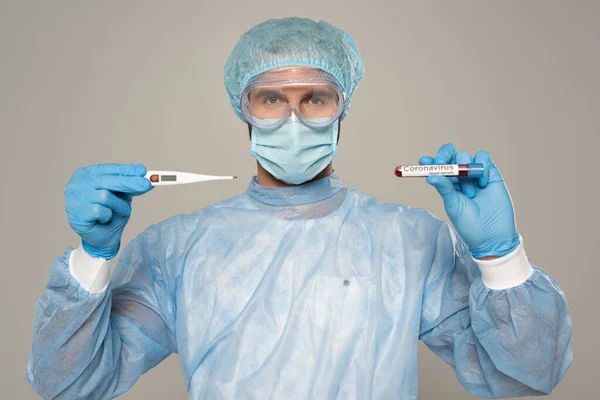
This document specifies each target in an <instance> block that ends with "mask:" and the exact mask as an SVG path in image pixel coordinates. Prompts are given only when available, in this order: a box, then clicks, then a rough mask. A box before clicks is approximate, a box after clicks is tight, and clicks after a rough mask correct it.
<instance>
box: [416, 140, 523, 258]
mask: <svg viewBox="0 0 600 400" xmlns="http://www.w3.org/2000/svg"><path fill="white" fill-rule="evenodd" d="M470 163H480V164H483V168H484V169H483V176H482V177H481V178H476V179H473V178H467V177H465V178H463V177H461V178H458V177H445V176H429V177H428V178H427V183H429V184H430V185H432V186H434V187H435V188H436V189H437V191H438V192H439V194H440V195H441V196H442V199H443V200H444V208H445V209H446V214H448V217H449V218H450V221H452V224H453V225H454V228H455V229H456V231H457V232H458V234H459V235H460V237H461V238H462V239H463V240H464V242H465V243H466V244H467V246H469V250H470V251H471V254H472V255H473V257H475V258H483V257H489V256H495V257H502V256H504V255H506V254H508V253H510V252H511V251H513V250H514V249H515V248H516V247H517V246H518V245H519V243H520V238H519V234H518V233H517V227H516V223H515V213H514V208H513V204H512V200H511V198H510V194H509V193H508V189H507V188H506V185H505V184H504V179H503V178H502V175H501V174H500V171H498V169H497V168H496V165H494V162H493V161H492V158H491V157H490V155H489V153H488V152H486V151H478V152H477V153H476V154H475V157H472V156H471V155H470V154H469V153H467V152H462V151H461V152H457V151H456V147H454V145H453V144H451V143H448V144H445V145H443V146H442V147H441V148H440V150H439V151H438V153H437V155H436V156H435V158H433V157H429V156H424V157H421V159H420V160H419V164H421V165H432V164H470Z"/></svg>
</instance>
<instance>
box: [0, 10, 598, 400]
mask: <svg viewBox="0 0 600 400" xmlns="http://www.w3.org/2000/svg"><path fill="white" fill-rule="evenodd" d="M208 3H211V4H208ZM292 15H297V16H307V17H311V18H313V19H317V20H320V19H324V20H326V21H329V22H331V23H332V24H334V25H336V26H338V27H340V28H342V29H344V30H346V31H347V32H349V33H350V34H351V35H352V36H353V38H354V39H355V41H356V42H357V44H358V47H359V49H360V51H361V53H362V56H363V58H364V62H365V65H366V72H365V76H364V79H363V82H362V84H361V86H360V88H359V89H358V92H357V94H356V96H355V98H354V103H353V107H352V110H351V112H350V114H349V116H348V118H347V119H346V120H345V121H344V122H343V123H342V135H341V142H340V148H339V156H337V157H336V158H335V161H334V165H335V169H336V170H337V171H338V172H339V174H340V176H341V178H342V180H343V182H344V183H345V185H346V186H349V187H352V188H356V189H359V190H362V191H364V192H367V193H370V194H373V195H375V196H376V197H378V198H379V199H381V200H383V201H387V202H396V203H406V204H410V205H413V206H416V207H423V208H427V209H429V210H431V211H432V212H433V213H435V214H436V215H438V216H440V217H442V218H444V219H445V218H446V217H445V213H444V210H443V206H442V203H441V200H440V198H439V196H438V194H437V193H436V192H435V191H434V189H433V188H431V187H429V186H428V185H427V184H426V183H425V182H424V181H423V180H403V181H400V180H398V179H397V178H395V177H394V175H393V173H392V170H393V168H394V167H395V166H396V164H399V163H405V164H406V163H416V162H417V160H418V158H419V156H421V155H434V154H435V152H436V150H437V148H438V147H439V146H440V145H441V144H443V143H445V142H449V141H451V142H454V143H455V144H456V145H457V147H458V148H459V149H461V150H467V151H470V152H475V151H476V150H478V149H482V148H483V149H486V150H488V151H490V153H491V154H492V156H493V157H494V159H495V161H496V163H497V164H498V166H499V168H500V170H501V171H502V172H503V175H504V177H505V179H506V182H507V185H508V187H509V189H510V191H511V194H512V197H513V200H514V203H515V208H516V214H517V222H518V227H519V231H520V232H521V234H522V235H523V237H524V243H525V248H526V250H527V254H528V256H529V258H530V260H531V261H532V262H533V263H534V264H536V265H538V266H540V267H542V268H544V269H547V270H548V271H550V272H551V274H552V275H553V276H554V277H555V278H556V279H557V280H558V282H559V283H560V284H561V287H562V289H563V290H564V292H565V293H566V295H567V297H568V300H569V305H570V308H571V312H572V317H573V325H574V335H573V347H574V351H575V362H574V364H573V365H572V367H571V369H570V371H569V373H568V374H567V376H566V377H565V379H564V380H563V382H562V383H561V384H560V385H559V386H558V388H557V389H555V391H554V393H553V394H552V395H551V396H550V398H552V399H592V398H597V397H596V396H597V387H598V383H597V379H598V378H594V377H597V376H598V361H599V345H598V333H599V331H598V329H599V327H600V325H599V322H598V318H599V316H600V312H599V311H598V308H597V306H598V303H599V302H598V296H599V294H598V289H597V288H598V281H599V280H600V273H599V267H598V262H597V257H598V256H597V254H596V253H597V251H598V248H599V246H598V245H599V244H600V243H599V240H598V226H599V223H600V220H599V217H598V207H597V202H598V182H597V172H595V171H593V170H592V168H593V167H595V168H598V166H597V158H598V148H599V145H600V140H599V136H600V129H599V125H600V117H599V116H598V114H599V110H600V95H599V93H600V79H599V77H598V71H600V46H599V42H600V23H598V21H599V19H600V18H599V17H600V2H598V1H562V2H553V1H495V2H491V1H481V2H477V1H451V2H450V1H438V2H420V3H417V2H410V3H409V2H401V1H375V0H370V1H363V2H360V3H357V4H356V5H351V4H350V3H349V2H348V1H347V0H343V1H341V0H327V1H324V0H321V1H302V2H293V1H292V2H281V1H278V2H275V1H272V0H271V1H266V0H254V1H252V2H250V1H245V2H241V1H238V2H231V1H220V2H217V1H211V2H201V1H195V2H192V1H189V2H182V1H179V2H175V1H168V2H167V1H162V2H157V1H154V2H150V1H145V2H142V1H138V2H134V1H128V2H123V1H103V2H91V1H87V2H86V1H81V2H76V1H70V2H67V1H52V2H47V1H38V2H31V1H13V2H6V1H2V2H1V8H0V57H1V59H0V90H1V96H0V163H1V167H2V173H1V176H2V182H1V185H2V189H1V190H2V196H1V200H0V201H1V202H2V203H1V207H0V210H1V211H0V212H1V221H0V222H1V226H2V229H1V230H0V246H1V248H0V249H1V253H0V254H1V256H2V259H3V262H2V267H1V268H0V274H1V275H0V278H1V279H0V285H1V288H0V296H2V297H1V301H2V306H3V307H2V308H3V310H4V312H3V316H2V322H1V325H2V329H1V330H0V349H1V354H2V357H1V363H0V392H1V393H0V398H2V399H33V398H36V395H35V393H34V392H33V390H32V389H31V388H30V387H29V385H28V384H27V382H26V381H25V378H24V374H25V366H26V361H27V354H28V351H29V346H30V341H31V329H32V323H33V313H34V307H35V302H36V300H37V298H38V297H39V296H40V295H41V294H42V292H43V290H44V286H45V283H46V280H47V277H48V273H49V269H50V266H51V264H52V260H53V259H54V257H56V256H58V255H60V254H62V252H63V251H64V248H65V247H66V246H77V244H78V238H77V236H76V235H75V234H74V233H73V232H72V231H71V230H70V228H69V226H68V224H67V219H66V216H65V212H64V209H63V208H64V199H63V193H62V190H63V187H64V185H65V184H66V183H67V181H68V180H69V178H70V176H71V174H72V173H73V171H74V170H75V169H76V168H78V167H80V166H85V165H88V164H92V163H99V162H122V163H130V162H139V163H144V164H146V165H147V166H149V167H150V168H154V169H173V170H182V171H196V172H201V173H207V174H237V175H240V176H241V179H240V180H238V181H237V182H234V183H231V182H212V183H207V184H203V185H193V186H187V187H173V188H161V189H162V190H154V191H153V192H151V193H150V194H148V195H147V196H143V197H141V198H137V199H136V200H135V201H134V214H133V217H132V220H131V222H130V224H129V226H128V227H127V229H126V230H125V234H124V241H125V242H128V241H129V240H131V239H132V238H133V236H134V235H136V234H137V233H139V232H140V231H141V230H143V229H144V228H145V227H146V226H148V225H149V224H151V223H154V222H158V221H160V220H163V219H165V218H167V217H170V216H172V215H174V214H177V213H189V212H193V211H195V210H197V209H199V208H202V207H205V206H207V205H209V204H211V203H213V202H216V201H218V200H222V199H225V198H229V197H231V196H234V195H236V194H238V193H240V192H242V191H244V190H245V189H246V186H247V183H248V181H249V179H250V178H251V176H252V175H253V174H254V173H255V170H256V168H255V161H254V159H252V158H251V157H250V156H249V143H248V137H247V135H248V134H247V129H246V126H245V125H244V124H243V123H242V122H241V121H240V120H238V119H237V117H236V116H235V115H234V114H233V111H232V110H231V109H230V105H229V101H228V98H227V95H226V92H225V89H224V88H223V83H222V82H223V65H224V63H225V61H226V59H227V57H228V56H229V53H230V51H231V50H232V48H233V47H234V45H235V44H236V42H237V39H238V38H239V36H240V35H241V34H242V33H243V32H245V31H246V30H248V29H249V28H251V27H252V26H254V25H255V24H257V23H259V22H261V21H263V20H265V19H268V18H279V17H283V16H292ZM419 346H421V347H420V350H421V351H420V372H421V374H420V398H422V399H466V398H471V397H470V396H469V395H468V394H467V393H466V392H465V391H464V390H463V389H462V388H461V387H460V385H459V384H458V383H457V382H456V380H455V377H454V374H453V372H452V370H451V369H450V368H449V367H447V366H446V365H444V364H443V363H442V362H441V361H440V360H438V359H437V358H436V357H435V356H434V355H433V354H432V353H431V352H430V351H429V350H428V349H426V348H425V347H424V346H422V345H421V344H420V345H419ZM594 379H596V382H594ZM123 397H124V398H129V399H133V398H145V399H165V398H170V399H183V398H186V391H185V387H184V382H183V378H182V374H181V371H180V367H179V363H178V359H177V357H176V356H172V357H170V358H169V359H167V360H166V361H165V362H163V363H162V364H161V365H160V366H159V367H157V368H155V369H154V370H152V371H151V372H149V373H148V374H146V375H145V376H143V377H142V378H141V379H140V381H139V382H138V383H137V384H136V385H135V386H134V388H133V389H132V390H131V391H130V392H129V394H127V395H125V396H123Z"/></svg>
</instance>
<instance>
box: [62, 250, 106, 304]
mask: <svg viewBox="0 0 600 400" xmlns="http://www.w3.org/2000/svg"><path fill="white" fill-rule="evenodd" d="M110 261H111V260H105V259H103V258H96V257H92V256H90V255H89V254H88V253H86V252H85V250H84V249H83V247H82V246H79V248H77V249H75V250H73V251H72V252H71V254H70V256H69V271H70V272H71V276H73V278H75V280H76V281H77V282H79V284H80V285H81V286H82V287H83V288H84V289H85V290H87V291H88V292H90V293H100V292H103V291H105V290H106V288H107V287H108V283H109V282H110Z"/></svg>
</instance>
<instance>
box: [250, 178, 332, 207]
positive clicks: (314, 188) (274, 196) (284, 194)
mask: <svg viewBox="0 0 600 400" xmlns="http://www.w3.org/2000/svg"><path fill="white" fill-rule="evenodd" d="M343 187H344V186H343V185H342V182H341V181H340V177H339V176H338V174H337V172H335V171H333V172H332V173H331V174H330V175H328V176H326V177H325V178H321V179H318V180H316V181H312V182H307V183H303V184H302V185H298V186H292V187H285V188H274V189H272V188H268V187H266V186H262V185H259V184H258V182H257V177H256V176H255V177H253V178H252V181H250V185H248V189H247V190H246V194H247V195H248V196H250V197H252V198H253V199H255V200H258V201H260V202H261V203H264V204H268V205H271V206H299V205H304V204H310V203H316V202H317V201H321V200H325V199H327V198H329V197H331V196H333V195H334V194H336V193H337V192H339V191H340V190H341V189H342V188H343Z"/></svg>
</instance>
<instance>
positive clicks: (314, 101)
mask: <svg viewBox="0 0 600 400" xmlns="http://www.w3.org/2000/svg"><path fill="white" fill-rule="evenodd" d="M309 102H310V104H311V105H314V106H318V105H319V104H324V103H325V102H324V101H323V99H320V98H318V97H313V98H311V99H310V100H309Z"/></svg>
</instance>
